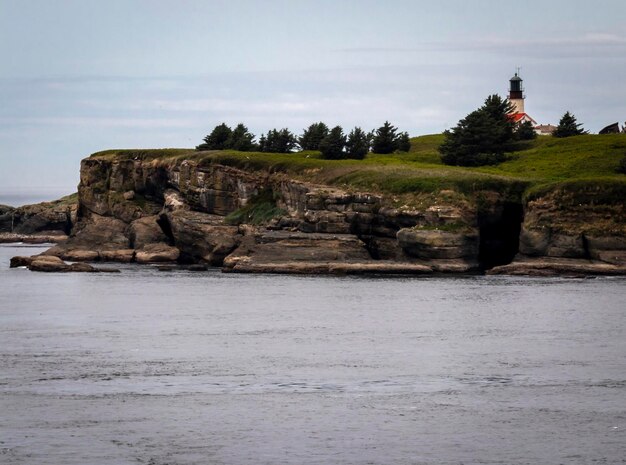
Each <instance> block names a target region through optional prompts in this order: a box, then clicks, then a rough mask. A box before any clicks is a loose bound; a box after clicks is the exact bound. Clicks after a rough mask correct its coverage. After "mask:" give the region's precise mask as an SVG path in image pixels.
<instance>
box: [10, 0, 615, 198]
mask: <svg viewBox="0 0 626 465" xmlns="http://www.w3.org/2000/svg"><path fill="white" fill-rule="evenodd" d="M517 66H520V67H521V75H522V78H523V79H524V85H525V88H526V95H527V100H526V111H527V112H528V113H529V114H530V115H531V116H532V117H533V118H534V119H535V120H537V121H538V122H540V123H557V122H558V119H559V118H560V116H561V115H562V114H563V113H564V112H565V111H566V110H569V111H571V112H573V113H574V114H575V115H576V117H577V118H578V120H579V122H582V123H583V124H584V126H585V128H586V129H589V130H591V131H592V132H597V131H598V130H599V129H601V128H602V127H603V126H605V125H607V124H609V123H613V122H616V121H620V122H621V123H622V124H623V122H624V121H625V120H626V1H624V0H602V1H600V2H590V1H581V0H568V1H564V0H542V1H535V0H524V1H518V2H508V1H507V2H505V1H502V0H474V1H468V0H463V1H456V0H438V1H432V0H429V1H408V0H407V1H402V0H395V1H394V0H386V1H371V0H354V1H340V0H332V1H331V0H314V1H307V0H302V1H297V0H289V1H287V0H285V1H281V0H274V1H273V0H265V1H252V0H239V1H237V0H228V1H226V0H224V1H221V0H204V1H200V0H187V1H185V0H153V1H147V0H41V1H33V0H0V193H7V192H32V191H46V195H48V192H51V193H52V192H54V193H69V192H73V191H75V189H76V184H77V183H78V169H79V163H80V160H81V159H82V158H84V157H86V156H88V155H89V154H90V153H93V152H96V151H99V150H103V149H107V148H138V147H142V148H143V147H193V146H195V145H197V144H198V143H200V142H201V139H202V138H203V137H204V136H205V135H206V134H207V133H208V132H210V130H211V129H212V128H213V127H214V126H215V125H216V124H219V123H221V122H222V121H224V122H226V123H228V124H232V125H234V124H236V123H238V122H244V123H245V124H246V125H247V126H248V127H249V129H250V130H251V131H252V132H253V133H255V134H257V135H258V134H260V133H261V132H265V131H267V130H268V129H271V128H274V127H279V128H280V127H288V128H290V129H291V130H292V131H294V132H296V133H300V132H301V131H302V129H303V128H304V127H306V126H308V125H309V124H310V123H312V122H315V121H320V120H321V121H324V122H326V123H327V124H328V125H336V124H339V125H342V126H343V127H344V129H348V130H349V129H350V128H352V127H354V126H355V125H358V126H361V127H363V128H364V129H368V130H369V129H372V128H374V127H378V126H380V125H381V124H382V123H383V122H384V121H385V120H389V121H391V122H392V123H393V124H395V125H396V126H398V127H399V128H400V129H401V130H403V131H408V132H409V134H410V135H411V136H416V135H421V134H429V133H437V132H441V131H443V130H444V129H446V128H449V127H451V126H454V125H455V124H456V123H457V121H458V120H459V119H460V118H462V117H464V116H465V115H466V114H467V113H468V112H469V111H471V110H473V109H475V108H477V107H478V106H480V105H481V104H482V102H483V100H484V99H485V97H487V96H488V95H489V94H492V93H499V94H500V95H506V91H507V88H508V80H509V78H510V77H511V76H512V75H513V74H514V73H515V69H516V67H517Z"/></svg>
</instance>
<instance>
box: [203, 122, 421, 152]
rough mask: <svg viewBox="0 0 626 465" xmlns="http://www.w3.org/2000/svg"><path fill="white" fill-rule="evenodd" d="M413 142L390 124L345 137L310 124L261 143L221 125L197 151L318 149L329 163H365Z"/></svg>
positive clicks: (270, 136) (239, 128) (245, 132)
mask: <svg viewBox="0 0 626 465" xmlns="http://www.w3.org/2000/svg"><path fill="white" fill-rule="evenodd" d="M410 148H411V141H410V140H409V134H408V133H407V132H399V131H398V128H397V127H395V126H393V125H392V124H391V123H389V121H385V123H384V124H383V125H382V126H381V127H379V128H378V129H375V130H373V131H369V132H365V131H364V130H363V129H361V128H360V127H355V128H354V129H352V130H351V131H350V132H349V133H348V134H345V133H344V131H343V128H342V127H341V126H335V127H333V128H332V129H331V128H329V127H328V126H327V125H326V124H325V123H323V122H318V123H313V124H311V125H310V126H309V127H308V128H306V129H304V130H303V132H302V134H301V135H300V136H296V135H295V134H293V133H292V132H291V131H290V130H289V129H287V128H282V129H271V130H269V131H268V132H267V133H264V134H261V136H260V137H259V141H258V142H256V141H255V135H254V134H252V133H251V132H250V131H249V130H248V128H247V127H246V126H245V125H244V124H243V123H239V124H238V125H237V126H235V127H234V128H233V129H231V128H230V127H229V126H228V125H227V124H226V123H221V124H219V125H217V126H215V128H214V129H213V131H211V133H210V134H209V135H207V136H206V137H205V138H204V139H203V143H202V144H200V145H198V146H197V147H196V150H226V149H231V150H238V151H242V152H250V151H258V152H272V153H289V152H293V151H294V150H298V149H299V150H302V151H305V150H319V151H320V152H321V154H322V157H324V158H326V159H329V160H339V159H346V158H352V159H357V160H362V159H363V158H365V155H367V154H368V153H369V152H370V151H371V152H374V153H380V154H388V153H393V152H408V151H409V150H410Z"/></svg>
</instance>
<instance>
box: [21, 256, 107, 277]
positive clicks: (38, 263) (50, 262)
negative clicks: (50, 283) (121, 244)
mask: <svg viewBox="0 0 626 465" xmlns="http://www.w3.org/2000/svg"><path fill="white" fill-rule="evenodd" d="M10 267H11V268H18V267H26V268H28V269H29V270H30V271H40V272H44V273H59V272H73V273H102V272H109V273H111V272H113V273H119V270H117V269H113V268H96V267H94V266H91V265H89V264H87V263H82V262H77V263H66V262H64V261H63V260H61V259H60V258H59V257H55V256H53V255H34V256H32V257H22V256H18V257H13V258H11V263H10Z"/></svg>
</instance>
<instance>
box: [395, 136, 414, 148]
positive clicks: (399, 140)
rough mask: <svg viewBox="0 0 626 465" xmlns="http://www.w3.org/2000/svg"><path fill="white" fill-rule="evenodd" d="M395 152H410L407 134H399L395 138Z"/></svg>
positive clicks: (409, 141)
mask: <svg viewBox="0 0 626 465" xmlns="http://www.w3.org/2000/svg"><path fill="white" fill-rule="evenodd" d="M396 150H399V151H400V152H408V151H409V150H411V139H410V138H409V133H408V132H401V133H400V134H398V136H397V137H396Z"/></svg>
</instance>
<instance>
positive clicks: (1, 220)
mask: <svg viewBox="0 0 626 465" xmlns="http://www.w3.org/2000/svg"><path fill="white" fill-rule="evenodd" d="M77 210H78V199H77V198H76V197H75V196H69V197H66V198H63V199H60V200H57V201H54V202H42V203H38V204H33V205H24V206H22V207H17V208H14V207H9V206H6V205H0V243H2V242H30V243H44V242H61V241H64V240H65V239H67V237H68V235H69V234H70V232H71V230H72V228H73V227H74V225H75V224H76V218H77Z"/></svg>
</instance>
